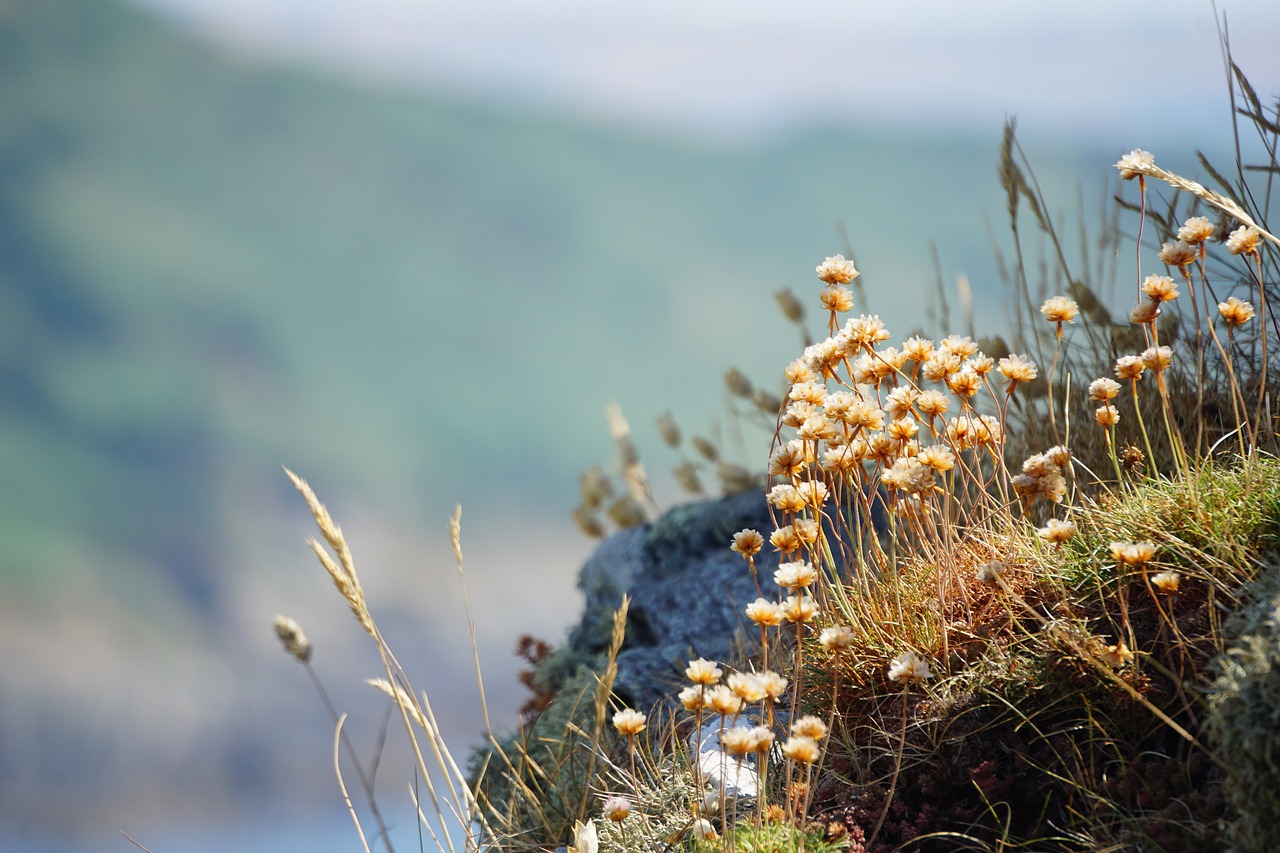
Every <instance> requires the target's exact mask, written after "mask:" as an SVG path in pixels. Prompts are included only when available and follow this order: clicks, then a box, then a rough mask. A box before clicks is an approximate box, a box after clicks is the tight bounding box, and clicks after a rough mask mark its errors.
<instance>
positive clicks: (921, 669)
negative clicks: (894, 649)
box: [889, 652, 933, 684]
mask: <svg viewBox="0 0 1280 853" xmlns="http://www.w3.org/2000/svg"><path fill="white" fill-rule="evenodd" d="M927 678H933V673H932V672H930V671H929V664H928V663H927V662H926V661H925V660H924V658H922V657H920V656H919V655H917V654H916V653H915V652H903V653H902V654H900V655H898V656H897V657H896V658H894V659H893V660H892V661H891V662H890V663H889V680H890V681H897V682H904V683H905V682H909V683H911V684H922V683H924V681H925V679H927Z"/></svg>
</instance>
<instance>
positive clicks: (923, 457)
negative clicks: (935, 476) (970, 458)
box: [916, 444, 956, 473]
mask: <svg viewBox="0 0 1280 853" xmlns="http://www.w3.org/2000/svg"><path fill="white" fill-rule="evenodd" d="M916 458H917V459H919V460H920V464H921V465H924V466H925V467H927V468H932V469H933V470H934V471H937V472H938V473H942V472H944V471H950V470H951V469H952V468H954V467H956V455H955V454H954V453H952V452H951V448H949V447H947V446H946V445H942V444H931V445H929V446H928V447H926V448H925V449H924V450H921V451H920V453H919V454H917V455H916Z"/></svg>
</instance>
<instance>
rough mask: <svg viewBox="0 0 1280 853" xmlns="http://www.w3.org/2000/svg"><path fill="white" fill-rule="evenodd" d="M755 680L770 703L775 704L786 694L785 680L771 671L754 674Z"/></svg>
mask: <svg viewBox="0 0 1280 853" xmlns="http://www.w3.org/2000/svg"><path fill="white" fill-rule="evenodd" d="M756 678H757V679H758V680H759V681H760V686H761V687H762V688H764V695H765V696H767V697H769V700H770V701H771V702H777V701H778V700H779V699H781V698H782V697H783V695H784V694H785V693H786V692H787V680H786V679H785V678H783V677H782V676H781V675H779V674H778V673H776V672H774V671H773V670H771V669H766V670H762V671H761V672H758V673H756Z"/></svg>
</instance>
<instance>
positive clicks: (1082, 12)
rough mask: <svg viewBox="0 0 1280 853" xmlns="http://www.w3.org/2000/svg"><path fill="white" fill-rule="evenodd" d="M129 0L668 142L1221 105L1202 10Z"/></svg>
mask: <svg viewBox="0 0 1280 853" xmlns="http://www.w3.org/2000/svg"><path fill="white" fill-rule="evenodd" d="M139 2H142V3H144V4H145V5H149V6H152V7H154V8H157V9H159V10H161V11H162V12H164V13H165V14H169V15H173V16H176V17H177V18H179V19H180V20H183V21H185V22H188V23H189V24H190V25H192V26H195V27H197V28H198V29H200V30H202V31H204V32H206V33H208V34H210V35H213V36H214V37H215V38H218V39H220V40H223V41H226V42H228V43H230V44H232V45H235V46H238V47H240V48H242V49H244V50H246V51H247V52H249V53H259V54H263V55H266V56H271V57H279V56H293V57H303V58H306V59H308V60H310V61H316V62H319V63H321V64H328V65H332V66H333V67H334V68H335V69H341V70H342V71H345V72H350V71H351V70H355V71H357V72H359V73H361V74H366V75H372V76H374V77H376V78H390V79H394V80H402V81H408V82H421V83H425V84H428V85H430V86H431V87H432V88H434V89H437V90H442V91H446V92H455V93H458V94H462V95H470V96H475V95H481V96H485V97H490V98H496V99H500V100H506V101H510V102H515V103H521V104H532V105H551V106H554V107H557V108H560V109H564V110H568V111H570V112H573V113H577V114H581V115H585V116H588V117H594V118H599V119H603V120H605V121H609V122H615V121H618V122H624V123H634V124H640V125H643V126H647V127H650V128H655V129H660V130H667V131H676V132H687V131H695V132H698V133H704V134H706V133H710V134H713V135H742V134H745V133H760V132H765V133H767V132H771V131H777V130H785V129H786V128H788V127H792V126H795V125H796V124H810V123H815V122H816V123H839V124H848V123H855V124H856V123H860V122H876V123H886V122H887V123H903V122H906V123H924V124H935V123H937V124H941V123H953V122H955V121H957V120H959V121H962V122H972V123H975V124H978V125H980V126H982V127H991V126H993V125H998V123H999V122H1000V121H1001V119H1002V117H1003V116H1004V115H1006V114H1009V113H1017V114H1018V115H1019V117H1020V118H1021V119H1022V123H1023V126H1024V128H1026V129H1027V130H1028V131H1030V132H1032V133H1036V132H1043V133H1046V134H1050V133H1063V132H1071V133H1079V132H1081V131H1082V130H1087V129H1088V128H1091V127H1098V126H1108V127H1112V128H1114V127H1115V126H1117V125H1119V126H1122V127H1127V126H1129V125H1133V126H1134V130H1135V132H1138V131H1140V129H1141V128H1143V127H1145V126H1150V125H1153V124H1155V125H1160V124H1163V125H1165V126H1166V127H1167V126H1168V125H1170V124H1177V123H1180V122H1197V121H1199V120H1200V119H1202V118H1206V116H1204V115H1203V114H1204V111H1205V110H1206V109H1209V108H1212V106H1213V105H1219V106H1221V108H1222V109H1225V97H1224V96H1223V91H1224V87H1223V69H1222V61H1221V57H1220V53H1219V49H1218V41H1217V35H1216V25H1215V9H1214V6H1213V5H1212V3H1211V2H1209V0H1154V1H1153V0H1076V2H1072V3H1040V2H1028V1H1027V0H971V1H970V2H966V3H954V2H950V3H944V2H921V0H905V2H893V3H886V2H877V3H870V2H839V1H838V0H797V2H789V3H785V4H784V3H780V2H765V0H697V2H690V0H644V2H636V0H616V1H615V2H609V3H600V2H593V0H542V2H538V3H532V2H519V0H517V2H512V0H139ZM1218 11H1219V12H1221V13H1225V15H1226V16H1227V21H1228V25H1229V30H1230V33H1231V42H1232V48H1233V52H1234V54H1235V56H1236V58H1237V61H1238V62H1239V63H1240V64H1241V65H1242V67H1244V68H1245V70H1246V73H1247V74H1248V75H1249V76H1250V78H1252V79H1254V80H1255V81H1263V82H1265V81H1275V80H1277V78H1280V52H1277V51H1275V50H1274V44H1275V39H1276V36H1277V34H1280V3H1275V2H1274V1H1273V0H1223V2H1220V3H1219V4H1218ZM1259 89H1260V90H1261V91H1264V92H1265V91H1273V90H1274V89H1275V87H1274V86H1272V87H1268V86H1266V85H1260V86H1259Z"/></svg>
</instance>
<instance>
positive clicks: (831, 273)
mask: <svg viewBox="0 0 1280 853" xmlns="http://www.w3.org/2000/svg"><path fill="white" fill-rule="evenodd" d="M816 271H817V273H818V278H819V279H821V280H822V281H825V282H826V283H827V284H848V283H849V282H851V281H853V280H854V279H855V278H857V277H858V276H859V275H860V273H859V272H858V271H857V270H856V269H854V268H853V264H852V263H851V262H850V261H846V260H845V259H844V255H832V256H831V257H829V258H827V259H826V260H824V261H823V262H822V263H821V264H819V265H818V267H817V270H816Z"/></svg>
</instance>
